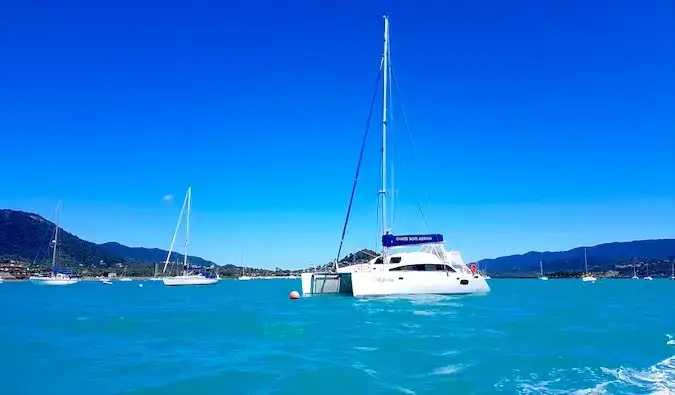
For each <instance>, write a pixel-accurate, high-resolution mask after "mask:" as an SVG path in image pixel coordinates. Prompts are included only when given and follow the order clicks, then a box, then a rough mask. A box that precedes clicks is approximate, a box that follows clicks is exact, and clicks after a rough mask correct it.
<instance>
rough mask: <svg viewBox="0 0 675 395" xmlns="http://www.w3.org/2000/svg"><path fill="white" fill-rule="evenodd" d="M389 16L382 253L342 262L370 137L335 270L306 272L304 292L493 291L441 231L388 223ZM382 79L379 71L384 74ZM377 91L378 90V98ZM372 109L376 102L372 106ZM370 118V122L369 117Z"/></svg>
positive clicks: (384, 68) (384, 64)
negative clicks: (393, 227)
mask: <svg viewBox="0 0 675 395" xmlns="http://www.w3.org/2000/svg"><path fill="white" fill-rule="evenodd" d="M389 58H390V51H389V19H388V18H387V16H385V17H384V51H383V55H382V60H381V63H380V74H379V75H380V76H381V78H382V81H383V84H382V92H383V93H382V149H381V155H382V158H381V164H382V169H381V171H382V188H381V190H380V191H379V194H380V208H381V214H380V217H381V220H382V231H383V233H384V234H383V235H382V253H381V254H380V255H379V256H376V257H374V258H372V259H371V260H370V261H368V262H367V263H361V264H353V265H349V266H345V267H338V266H339V265H338V259H337V258H339V257H340V252H341V250H342V244H343V241H344V238H345V231H346V229H347V223H348V221H349V214H350V211H351V206H352V202H353V198H354V191H355V189H356V182H357V180H358V176H359V169H360V166H361V160H362V158H363V152H364V146H365V138H366V136H367V129H366V136H364V141H363V145H362V147H361V156H360V158H359V165H358V167H357V171H356V178H355V180H354V185H353V187H352V195H351V198H350V202H349V206H348V209H347V217H346V219H345V224H344V227H343V231H342V240H341V241H340V247H339V249H338V254H337V258H336V260H335V265H334V266H335V267H334V270H333V271H332V272H326V273H302V275H301V281H302V292H303V294H331V293H342V294H350V295H353V296H357V297H361V296H385V295H413V294H470V293H480V292H489V291H490V287H489V286H488V284H487V282H486V281H485V277H483V276H481V275H479V273H475V272H473V271H472V270H470V269H469V268H468V267H467V266H466V264H465V263H464V261H463V260H462V257H461V255H460V253H459V252H458V251H446V250H445V248H444V240H443V235H441V234H414V235H394V234H390V231H389V230H388V227H387V156H386V154H387V144H386V141H387V122H388V115H387V105H388V95H387V93H388V91H389V88H390V86H389V76H390V75H391V76H393V74H392V73H391V67H390V59H389ZM378 78H379V76H378ZM374 98H375V95H373V102H374ZM371 111H372V105H371ZM369 123H370V122H369ZM411 246H419V247H420V249H419V250H418V251H412V252H396V251H397V250H398V249H403V248H409V247H411Z"/></svg>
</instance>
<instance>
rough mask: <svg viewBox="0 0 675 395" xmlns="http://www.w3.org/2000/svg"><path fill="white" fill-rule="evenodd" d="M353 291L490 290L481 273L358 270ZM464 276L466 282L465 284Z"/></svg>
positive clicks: (386, 293)
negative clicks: (474, 274)
mask: <svg viewBox="0 0 675 395" xmlns="http://www.w3.org/2000/svg"><path fill="white" fill-rule="evenodd" d="M351 277H352V278H351V280H352V293H353V295H354V296H356V297H363V296H389V295H425V294H435V295H459V294H472V293H487V292H490V286H489V285H488V284H487V282H486V281H485V278H483V277H481V276H470V275H467V274H463V273H446V272H442V271H439V272H402V271H399V272H386V271H379V272H354V273H352V275H351ZM462 280H465V281H464V282H465V283H466V284H462Z"/></svg>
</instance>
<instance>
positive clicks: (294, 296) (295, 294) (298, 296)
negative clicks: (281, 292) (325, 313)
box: [289, 291, 300, 299]
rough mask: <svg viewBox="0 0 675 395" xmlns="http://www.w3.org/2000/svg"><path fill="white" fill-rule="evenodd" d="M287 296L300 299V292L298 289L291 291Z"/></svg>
mask: <svg viewBox="0 0 675 395" xmlns="http://www.w3.org/2000/svg"><path fill="white" fill-rule="evenodd" d="M289 298H291V299H300V294H299V293H298V291H291V294H290V295H289Z"/></svg>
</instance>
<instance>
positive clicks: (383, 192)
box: [380, 15, 389, 263]
mask: <svg viewBox="0 0 675 395" xmlns="http://www.w3.org/2000/svg"><path fill="white" fill-rule="evenodd" d="M382 62H383V63H382V64H383V68H382V189H381V190H380V194H381V195H382V233H383V234H384V233H386V232H387V88H388V86H387V85H388V77H389V18H388V17H387V16H386V15H385V16H384V49H383V51H382ZM386 253H387V248H386V247H385V248H384V249H383V251H382V262H383V263H384V259H385V257H386Z"/></svg>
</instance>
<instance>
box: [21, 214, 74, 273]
mask: <svg viewBox="0 0 675 395" xmlns="http://www.w3.org/2000/svg"><path fill="white" fill-rule="evenodd" d="M60 216H61V202H59V203H58V204H57V205H56V226H55V228H54V239H52V248H53V249H52V270H51V272H50V273H49V275H48V276H30V277H29V278H28V279H29V280H30V282H32V283H33V284H37V285H72V284H75V283H78V282H79V281H80V279H79V278H78V277H75V276H73V272H72V271H71V270H70V269H58V268H57V267H56V256H57V247H58V244H59V217H60Z"/></svg>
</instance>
